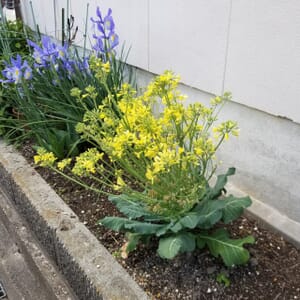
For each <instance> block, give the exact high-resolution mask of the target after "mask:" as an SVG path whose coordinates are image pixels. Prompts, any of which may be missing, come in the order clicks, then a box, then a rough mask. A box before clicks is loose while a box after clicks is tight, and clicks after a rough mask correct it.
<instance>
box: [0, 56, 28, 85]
mask: <svg viewBox="0 0 300 300" xmlns="http://www.w3.org/2000/svg"><path fill="white" fill-rule="evenodd" d="M5 64H6V68H5V69H4V70H3V71H2V75H3V76H4V77H5V79H0V82H3V83H14V84H19V83H21V82H22V79H23V78H24V79H26V80H29V79H31V77H32V69H31V68H30V67H29V65H28V62H27V61H26V60H24V62H22V58H21V56H20V55H19V54H18V55H17V57H16V59H14V58H13V57H12V58H11V59H10V64H8V63H5Z"/></svg>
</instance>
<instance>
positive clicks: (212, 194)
mask: <svg viewBox="0 0 300 300" xmlns="http://www.w3.org/2000/svg"><path fill="white" fill-rule="evenodd" d="M234 173H235V168H229V169H228V171H227V173H226V174H223V175H218V177H217V182H216V184H215V186H214V187H213V188H210V191H209V192H208V194H207V196H206V199H216V198H218V197H219V196H220V195H221V194H222V190H223V189H224V186H225V185H226V183H227V177H228V176H231V175H234Z"/></svg>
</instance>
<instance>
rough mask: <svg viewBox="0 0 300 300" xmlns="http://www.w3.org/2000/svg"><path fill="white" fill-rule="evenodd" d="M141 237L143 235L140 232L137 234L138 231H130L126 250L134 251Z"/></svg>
mask: <svg viewBox="0 0 300 300" xmlns="http://www.w3.org/2000/svg"><path fill="white" fill-rule="evenodd" d="M140 239H141V235H140V234H137V233H129V234H128V235H127V241H128V243H127V247H126V252H127V253H129V252H131V251H133V250H134V249H135V248H136V246H137V244H138V243H139V241H140Z"/></svg>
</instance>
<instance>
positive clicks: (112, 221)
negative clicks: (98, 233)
mask: <svg viewBox="0 0 300 300" xmlns="http://www.w3.org/2000/svg"><path fill="white" fill-rule="evenodd" d="M98 223H99V224H101V225H103V226H105V227H108V228H110V229H112V230H115V231H122V230H125V225H126V224H131V223H132V221H131V220H129V219H127V218H120V217H105V218H104V219H101V220H99V222H98Z"/></svg>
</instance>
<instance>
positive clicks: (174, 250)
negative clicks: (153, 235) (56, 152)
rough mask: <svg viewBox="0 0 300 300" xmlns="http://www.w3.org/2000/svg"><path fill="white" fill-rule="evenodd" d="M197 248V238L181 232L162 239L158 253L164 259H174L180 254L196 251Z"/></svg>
mask: <svg viewBox="0 0 300 300" xmlns="http://www.w3.org/2000/svg"><path fill="white" fill-rule="evenodd" d="M195 247H196V243H195V236H194V235H193V234H191V233H186V232H181V233H178V234H174V235H171V236H169V237H166V238H161V239H160V240H159V247H158V250H157V252H158V255H159V256H160V257H162V258H167V259H172V258H174V257H175V256H176V255H177V254H178V253H182V252H191V251H194V250H195Z"/></svg>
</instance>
